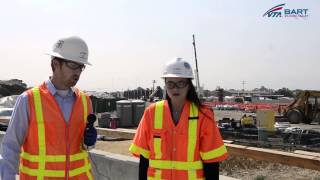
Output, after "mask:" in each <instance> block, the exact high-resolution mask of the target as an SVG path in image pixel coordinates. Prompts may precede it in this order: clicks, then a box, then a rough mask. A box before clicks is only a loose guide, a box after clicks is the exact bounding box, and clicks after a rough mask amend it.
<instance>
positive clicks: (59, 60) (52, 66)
mask: <svg viewBox="0 0 320 180" xmlns="http://www.w3.org/2000/svg"><path fill="white" fill-rule="evenodd" d="M54 60H56V61H58V62H59V64H60V67H61V66H62V62H63V61H64V60H63V59H61V58H58V57H52V59H51V69H52V72H54V71H55V68H54V65H53V61H54Z"/></svg>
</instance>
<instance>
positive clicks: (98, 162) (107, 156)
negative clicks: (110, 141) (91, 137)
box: [90, 149, 139, 180]
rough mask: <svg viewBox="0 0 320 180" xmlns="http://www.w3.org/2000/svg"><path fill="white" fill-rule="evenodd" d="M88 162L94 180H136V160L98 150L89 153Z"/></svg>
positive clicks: (137, 164)
mask: <svg viewBox="0 0 320 180" xmlns="http://www.w3.org/2000/svg"><path fill="white" fill-rule="evenodd" d="M90 161H91V165H92V169H93V175H94V179H95V180H137V179H138V172H139V171H138V168H139V161H138V159H137V158H134V157H129V156H124V155H120V154H113V153H109V152H104V151H100V150H95V149H93V150H91V151H90Z"/></svg>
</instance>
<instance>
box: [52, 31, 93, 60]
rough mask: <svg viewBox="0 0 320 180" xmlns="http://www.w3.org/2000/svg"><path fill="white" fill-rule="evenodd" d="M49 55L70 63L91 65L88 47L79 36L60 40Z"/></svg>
mask: <svg viewBox="0 0 320 180" xmlns="http://www.w3.org/2000/svg"><path fill="white" fill-rule="evenodd" d="M47 54H48V55H51V56H53V57H58V58H61V59H65V60H68V61H73V62H76V63H80V64H88V65H91V63H89V62H88V55H89V51H88V46H87V44H86V42H84V40H83V39H81V38H80V37H77V36H72V37H67V38H62V39H59V40H58V41H57V42H56V43H55V44H54V45H53V48H52V51H50V52H49V53H47Z"/></svg>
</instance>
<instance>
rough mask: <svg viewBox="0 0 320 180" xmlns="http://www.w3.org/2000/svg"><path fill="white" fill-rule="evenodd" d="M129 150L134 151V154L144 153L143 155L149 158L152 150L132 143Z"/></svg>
mask: <svg viewBox="0 0 320 180" xmlns="http://www.w3.org/2000/svg"><path fill="white" fill-rule="evenodd" d="M129 151H130V152H132V153H133V154H138V155H140V154H141V155H142V156H143V157H145V158H147V159H149V157H150V151H148V150H146V149H143V148H141V147H138V146H136V145H135V144H131V145H130V148H129Z"/></svg>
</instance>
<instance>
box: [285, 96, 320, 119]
mask: <svg viewBox="0 0 320 180" xmlns="http://www.w3.org/2000/svg"><path fill="white" fill-rule="evenodd" d="M319 101H320V91H314V90H303V91H300V92H299V93H298V94H297V96H296V97H295V100H294V101H293V102H292V103H291V104H289V106H288V107H287V108H286V110H285V112H284V116H286V117H287V118H288V120H289V122H290V123H291V124H298V123H305V124H310V123H311V122H316V123H318V124H320V102H319Z"/></svg>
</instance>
